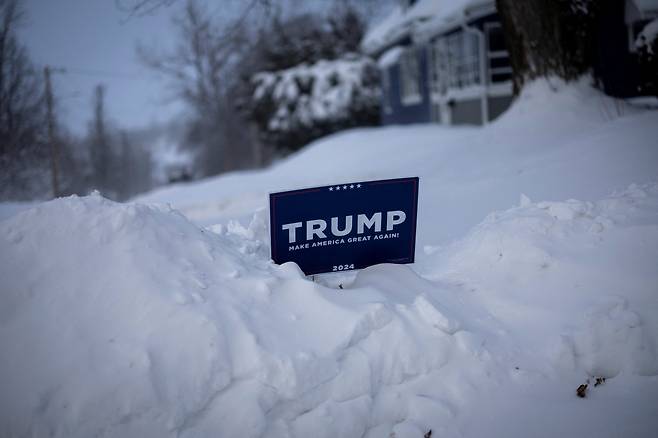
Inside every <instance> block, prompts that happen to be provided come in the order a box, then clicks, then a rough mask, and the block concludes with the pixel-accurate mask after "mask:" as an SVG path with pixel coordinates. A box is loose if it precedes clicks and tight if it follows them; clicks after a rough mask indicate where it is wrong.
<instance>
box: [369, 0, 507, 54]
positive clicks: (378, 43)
mask: <svg viewBox="0 0 658 438" xmlns="http://www.w3.org/2000/svg"><path fill="white" fill-rule="evenodd" d="M493 3H494V2H493V0H418V2H416V3H415V4H414V5H413V6H411V7H410V8H408V9H406V10H404V9H403V8H402V7H401V6H398V7H396V8H395V9H394V10H393V12H391V14H390V15H389V16H388V17H386V18H385V19H384V20H383V21H382V22H380V23H379V24H378V25H375V26H374V27H372V28H371V29H369V31H368V32H367V33H366V36H365V37H364V38H363V41H362V43H361V47H362V48H363V50H364V51H365V52H366V53H369V54H374V53H376V52H379V51H381V50H383V49H385V48H386V47H387V46H390V45H392V44H395V43H396V42H398V41H400V40H401V39H402V38H404V37H405V36H408V35H411V34H413V33H414V31H415V30H416V29H417V28H418V27H419V26H421V25H423V24H424V23H428V22H432V23H434V24H435V25H436V24H437V23H444V22H450V21H454V20H455V19H456V18H457V17H461V16H462V13H463V12H464V11H465V10H467V9H469V8H473V7H475V6H481V5H487V4H492V5H493Z"/></svg>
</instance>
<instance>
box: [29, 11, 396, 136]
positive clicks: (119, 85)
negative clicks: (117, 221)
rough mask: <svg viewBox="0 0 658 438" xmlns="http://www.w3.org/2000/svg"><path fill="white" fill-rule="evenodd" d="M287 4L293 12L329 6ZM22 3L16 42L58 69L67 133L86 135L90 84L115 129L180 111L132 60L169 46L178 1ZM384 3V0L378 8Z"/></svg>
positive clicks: (38, 60) (57, 85) (160, 119)
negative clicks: (130, 9) (140, 5)
mask: <svg viewBox="0 0 658 438" xmlns="http://www.w3.org/2000/svg"><path fill="white" fill-rule="evenodd" d="M128 1H129V0H126V1H124V3H127V2H128ZM287 1H288V2H290V3H291V4H292V6H293V8H297V9H299V8H300V7H309V6H310V5H316V6H318V5H322V6H325V5H327V4H329V2H331V0H287ZM24 2H25V7H26V12H27V19H26V21H25V26H24V27H23V32H22V37H23V42H24V43H25V45H26V46H27V48H28V51H29V53H30V57H31V59H32V60H33V61H34V62H35V63H36V64H37V65H38V66H40V67H43V66H44V65H51V66H53V67H63V68H65V69H66V72H65V73H59V74H56V75H55V76H54V86H55V94H56V95H57V97H58V99H59V100H58V108H59V109H60V111H61V112H60V113H59V114H60V116H59V117H60V120H61V121H62V122H63V123H64V124H65V125H66V126H68V127H69V129H71V130H72V131H73V132H75V133H78V134H82V133H84V132H85V131H86V128H87V124H88V122H89V120H90V119H91V114H92V94H93V90H94V87H95V86H96V84H98V83H103V84H104V85H105V86H106V105H107V115H108V117H109V119H110V120H111V121H113V122H115V123H116V124H117V125H119V126H120V127H122V128H135V127H142V126H145V125H148V124H150V123H151V122H164V121H167V120H169V119H171V118H173V117H175V116H176V115H177V114H180V113H181V112H182V106H181V104H180V103H178V102H176V101H174V100H172V92H171V90H170V89H169V88H167V85H166V82H164V80H162V79H161V78H159V77H158V76H157V75H156V74H154V72H153V71H151V70H149V69H147V68H146V67H144V66H143V65H142V64H141V63H140V62H139V60H138V57H137V54H136V46H137V43H138V42H142V43H143V44H145V45H147V46H149V47H157V48H159V49H162V50H165V49H166V48H169V47H172V46H173V45H174V44H175V38H176V36H175V31H174V28H173V27H172V24H171V17H172V15H173V14H174V13H176V12H177V11H179V10H180V8H181V7H182V6H183V5H184V0H178V1H176V2H175V3H174V4H173V6H170V7H161V8H158V9H157V10H155V11H154V12H153V13H151V14H150V15H147V16H136V17H130V16H128V15H127V14H126V12H125V11H121V10H120V9H118V8H117V6H116V3H115V0H24ZM205 2H206V4H207V5H208V6H209V9H210V11H211V12H213V13H214V14H216V15H220V14H221V16H222V17H230V16H231V15H232V14H233V16H235V14H237V13H239V12H240V11H242V10H243V8H244V5H245V0H205ZM373 3H374V4H377V2H373ZM387 3H390V0H382V1H381V3H380V4H381V5H383V4H387ZM376 9H379V8H378V7H377V8H376ZM220 18H221V17H220Z"/></svg>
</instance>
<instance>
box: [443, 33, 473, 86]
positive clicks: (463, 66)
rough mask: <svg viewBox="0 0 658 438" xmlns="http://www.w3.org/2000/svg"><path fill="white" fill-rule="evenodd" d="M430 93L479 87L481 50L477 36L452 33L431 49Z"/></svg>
mask: <svg viewBox="0 0 658 438" xmlns="http://www.w3.org/2000/svg"><path fill="white" fill-rule="evenodd" d="M432 58H433V59H432V80H433V88H432V90H433V91H435V92H439V93H445V92H446V90H447V89H448V88H464V87H468V86H471V85H479V84H480V48H479V45H478V39H477V36H476V35H473V34H471V33H465V32H461V31H460V32H455V33H453V34H451V35H448V36H446V37H442V38H439V39H437V40H436V41H435V42H434V44H433V47H432Z"/></svg>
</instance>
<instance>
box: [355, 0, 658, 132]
mask: <svg viewBox="0 0 658 438" xmlns="http://www.w3.org/2000/svg"><path fill="white" fill-rule="evenodd" d="M618 4H619V9H620V10H619V11H618V13H616V14H610V16H609V17H606V20H608V21H609V22H608V23H606V25H605V27H606V28H605V29H604V31H603V32H601V35H600V38H599V39H600V42H599V45H600V47H599V48H598V50H603V51H604V52H605V53H606V56H605V57H604V59H605V62H600V63H599V64H598V65H597V66H595V73H596V75H597V76H598V77H599V78H600V79H601V80H602V82H603V84H602V86H603V89H604V90H605V91H606V92H607V93H608V94H611V95H615V96H619V97H630V96H633V95H636V94H637V93H638V85H637V84H638V82H637V80H638V79H637V77H638V74H637V70H638V68H637V59H636V57H634V55H633V51H634V41H635V37H636V36H637V34H638V33H639V32H640V31H641V30H642V28H643V26H644V25H645V24H646V23H647V22H648V21H649V20H651V19H652V18H654V17H656V16H658V0H618ZM613 15H614V16H613ZM362 48H363V49H364V51H365V52H366V53H368V54H370V55H371V56H373V57H374V58H376V59H377V60H378V65H379V67H380V70H381V74H382V89H383V92H382V122H383V124H406V123H427V122H436V123H442V124H482V123H486V122H488V121H491V120H493V119H495V118H496V117H498V116H499V115H500V114H502V113H503V112H504V111H505V110H506V109H507V107H508V106H509V105H510V104H511V102H512V97H513V96H512V81H511V78H512V69H511V66H510V60H509V54H508V52H507V49H506V47H505V39H504V35H503V31H502V27H501V24H500V18H499V16H498V13H497V11H496V5H495V1H494V0H399V3H398V5H397V7H396V8H395V9H394V11H393V12H392V13H391V14H390V15H389V16H388V17H387V18H386V19H384V20H383V21H382V22H381V23H379V24H378V25H376V26H375V27H373V28H371V29H370V30H369V31H368V33H367V34H366V36H365V38H364V40H363V42H362Z"/></svg>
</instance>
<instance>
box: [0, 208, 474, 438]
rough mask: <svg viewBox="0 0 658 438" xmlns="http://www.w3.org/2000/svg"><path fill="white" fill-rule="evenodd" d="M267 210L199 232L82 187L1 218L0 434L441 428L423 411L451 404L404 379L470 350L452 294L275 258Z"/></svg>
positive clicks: (379, 273)
mask: <svg viewBox="0 0 658 438" xmlns="http://www.w3.org/2000/svg"><path fill="white" fill-rule="evenodd" d="M262 215H263V213H262V212H261V213H259V214H257V215H256V217H255V218H254V220H253V222H252V225H251V226H250V227H249V228H244V227H241V226H240V225H238V224H237V223H232V224H230V225H229V226H227V227H216V228H215V233H212V232H209V231H204V230H202V229H199V228H197V227H196V226H195V225H193V224H191V223H190V222H189V221H187V220H186V219H185V218H184V217H183V216H181V215H180V214H179V213H177V212H175V211H172V210H167V209H158V208H153V207H146V206H143V205H134V204H133V205H121V204H116V203H113V202H111V201H108V200H105V199H103V198H100V197H94V196H92V197H88V198H77V197H72V198H66V199H60V200H56V201H52V202H49V203H46V204H42V205H40V206H38V207H36V208H33V209H30V210H28V211H25V212H23V213H20V214H18V215H16V216H14V217H13V218H11V219H9V220H7V221H4V222H2V223H1V224H0V239H2V240H1V243H0V262H1V263H0V278H2V279H3V283H2V295H1V296H0V300H1V302H0V309H1V314H0V327H1V330H0V345H1V346H2V351H3V354H2V356H1V357H0V376H1V378H2V381H3V383H2V387H3V391H2V395H1V396H0V424H2V431H3V434H4V435H7V436H22V435H35V436H62V437H64V436H66V437H75V436H80V437H87V436H96V435H104V436H140V437H144V436H154V437H155V436H157V437H163V436H209V435H215V436H245V437H250V436H254V437H255V436H275V437H276V436H298V437H301V436H362V435H364V434H365V433H366V432H368V431H382V430H392V429H395V428H398V429H400V430H402V429H404V430H418V431H424V430H426V429H428V428H431V427H433V428H435V429H436V428H439V427H441V419H442V418H444V417H443V416H442V415H443V414H439V415H429V413H430V412H432V411H433V410H434V409H439V412H441V411H444V412H445V415H448V416H450V413H451V411H450V409H448V408H445V407H443V404H444V401H442V400H443V399H442V395H441V391H438V390H437V391H436V392H435V393H432V392H428V391H429V390H428V389H427V388H423V386H424V385H422V384H421V382H420V381H418V380H417V379H418V378H422V377H423V376H425V377H426V376H428V375H430V374H434V375H441V373H442V371H441V370H442V369H443V368H444V367H446V366H447V364H448V363H449V362H450V361H451V360H453V361H454V359H455V357H462V356H464V357H468V356H472V355H473V354H474V353H473V352H471V351H470V350H469V351H466V350H464V348H462V347H461V343H462V342H463V341H462V340H460V339H461V338H462V337H464V336H465V335H464V334H462V335H460V336H457V335H456V333H457V332H459V333H465V332H463V331H460V330H462V326H463V324H462V322H460V321H459V316H458V315H459V312H455V314H454V315H453V311H454V310H456V309H457V307H458V306H457V304H456V302H455V297H452V296H451V294H450V293H449V292H446V291H441V290H440V289H439V290H437V289H436V288H433V287H432V285H430V284H429V283H427V282H426V281H424V280H421V279H420V278H419V277H418V276H417V275H416V274H414V273H413V272H412V271H411V270H410V269H409V268H407V267H402V266H378V267H374V268H372V269H369V270H364V271H363V272H361V273H360V274H359V275H358V277H357V279H356V281H355V282H354V284H353V285H352V286H350V287H349V290H347V289H346V290H343V291H341V290H340V289H333V288H329V287H324V286H321V285H319V284H315V283H313V282H311V281H309V280H307V279H305V278H304V277H303V275H302V273H301V272H300V271H299V269H298V268H297V267H296V266H295V265H283V266H281V267H278V266H274V265H271V264H270V262H269V261H268V256H267V250H266V248H263V245H264V243H263V241H262V240H260V239H262V238H263V237H264V236H265V235H266V234H267V229H266V227H265V221H264V219H263V217H262ZM263 250H264V251H263ZM399 284H405V285H406V287H405V288H404V289H402V288H398V287H396V286H395V285H399ZM476 350H477V349H476ZM476 353H477V351H476ZM448 368H450V367H448ZM451 372H452V371H451ZM455 383H456V382H451V383H450V385H452V384H455ZM432 385H434V386H435V387H436V388H444V387H445V386H444V385H442V384H439V383H438V382H434V383H433V384H432ZM407 400H408V401H409V402H408V403H407ZM396 430H397V429H396ZM373 434H374V435H373ZM371 436H378V433H375V432H372V433H371ZM399 436H405V435H404V434H402V433H401V434H400V435H399Z"/></svg>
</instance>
